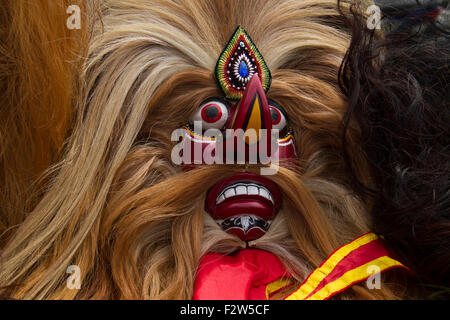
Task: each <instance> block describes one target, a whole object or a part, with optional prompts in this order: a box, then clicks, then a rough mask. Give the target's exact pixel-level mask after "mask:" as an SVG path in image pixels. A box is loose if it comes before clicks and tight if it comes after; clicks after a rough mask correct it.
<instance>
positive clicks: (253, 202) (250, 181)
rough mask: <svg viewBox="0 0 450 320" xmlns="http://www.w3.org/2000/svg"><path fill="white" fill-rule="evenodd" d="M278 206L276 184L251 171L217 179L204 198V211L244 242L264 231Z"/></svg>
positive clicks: (279, 199) (278, 195) (278, 197)
mask: <svg viewBox="0 0 450 320" xmlns="http://www.w3.org/2000/svg"><path fill="white" fill-rule="evenodd" d="M280 207H281V193H280V191H279V189H278V187H277V185H276V184H275V183H274V182H272V181H271V180H269V179H266V178H264V177H262V176H260V175H257V174H254V173H239V174H235V175H233V176H231V177H229V178H226V179H224V180H222V181H219V182H218V183H216V184H215V185H214V186H213V187H212V188H211V189H210V190H209V191H208V194H207V197H206V210H207V212H208V213H209V214H210V215H211V217H212V218H213V219H214V220H215V221H216V222H217V223H218V224H219V226H220V227H221V228H222V230H224V231H225V232H227V233H229V234H233V235H235V236H237V237H238V238H240V239H241V240H242V241H245V242H249V241H252V240H256V239H259V238H261V237H262V236H263V235H264V234H266V232H267V231H268V229H269V227H270V225H271V223H272V220H273V218H274V217H275V216H276V214H277V213H278V211H279V209H280Z"/></svg>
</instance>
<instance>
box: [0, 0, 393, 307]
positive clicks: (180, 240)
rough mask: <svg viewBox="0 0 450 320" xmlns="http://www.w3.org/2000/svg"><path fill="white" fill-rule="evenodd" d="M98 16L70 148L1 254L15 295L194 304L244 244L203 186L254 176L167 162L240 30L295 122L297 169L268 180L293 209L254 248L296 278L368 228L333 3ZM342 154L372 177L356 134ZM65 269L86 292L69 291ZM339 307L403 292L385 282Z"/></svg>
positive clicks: (106, 6) (202, 0)
mask: <svg viewBox="0 0 450 320" xmlns="http://www.w3.org/2000/svg"><path fill="white" fill-rule="evenodd" d="M344 7H345V6H344ZM96 9H97V10H99V12H100V15H101V19H97V20H94V21H93V24H94V34H93V35H92V38H91V40H90V42H89V44H88V54H87V58H86V61H85V63H84V68H83V69H82V71H81V72H80V88H81V90H80V91H81V93H80V96H79V97H77V100H78V103H77V109H76V111H77V115H76V119H75V124H74V128H73V130H72V132H71V135H70V138H69V140H68V142H67V148H66V153H65V155H64V157H63V158H62V160H61V161H60V162H59V164H58V165H57V166H55V168H53V170H52V171H51V172H52V173H51V174H50V177H51V179H50V182H49V186H48V190H47V192H46V193H45V195H44V196H43V197H42V199H41V200H40V202H39V203H38V204H37V205H36V206H35V208H34V209H33V211H32V212H31V213H29V214H28V216H27V218H26V219H24V221H23V223H22V224H21V225H20V227H19V228H18V229H17V230H16V231H15V233H14V234H13V235H12V236H11V238H10V239H9V241H8V242H7V243H6V245H5V246H4V248H3V252H2V265H1V271H0V279H1V280H0V281H1V282H0V286H13V287H12V289H11V291H10V296H11V297H12V298H19V299H22V298H25V299H73V298H79V299H89V298H90V299H107V298H110V299H117V298H121V299H132V298H133V299H137V298H149V299H189V298H191V297H192V293H193V285H194V279H195V273H196V268H197V265H198V262H199V259H200V257H201V255H202V254H204V253H206V252H209V251H219V252H224V253H226V252H231V251H233V250H235V249H236V248H240V247H243V246H245V244H244V243H242V242H240V241H239V240H237V239H236V238H233V237H231V236H230V235H228V234H226V233H224V232H223V231H222V230H220V228H219V227H218V226H217V225H216V224H215V223H214V222H213V221H212V220H211V218H209V216H208V215H207V214H206V213H205V211H204V200H205V194H206V191H207V190H208V188H209V187H211V186H212V185H213V184H214V183H215V182H217V181H218V180H219V179H221V178H223V177H225V176H228V175H230V174H232V173H233V172H240V171H243V170H244V168H242V167H239V166H207V167H202V168H198V169H195V170H193V171H190V172H182V171H181V170H180V168H178V167H177V166H174V165H173V164H172V163H171V160H170V150H171V149H172V147H173V145H174V142H173V141H171V140H170V134H171V132H172V131H173V130H175V129H176V128H178V127H179V126H180V125H182V124H183V123H184V122H186V120H187V119H189V118H190V116H191V115H192V114H193V112H195V110H196V108H198V106H199V104H200V103H201V101H203V100H204V99H205V98H208V97H211V96H218V95H220V93H219V92H218V88H217V86H216V84H215V81H214V77H213V70H214V67H215V63H216V60H217V58H218V56H219V54H220V52H221V50H222V48H223V47H224V45H225V44H226V41H227V40H228V38H229V36H230V35H231V34H232V32H233V30H234V29H235V28H236V26H237V25H242V26H243V27H244V28H245V29H246V30H247V32H248V33H249V34H250V35H251V37H252V39H253V41H254V42H255V43H256V44H257V46H258V48H259V50H260V51H261V53H262V55H263V56H264V58H265V60H266V62H267V64H268V66H269V68H270V69H271V71H272V75H273V83H272V87H271V89H270V91H269V93H268V96H269V98H272V99H274V100H276V101H277V102H278V103H280V104H281V105H282V106H283V107H284V109H285V110H286V111H287V113H288V115H289V119H290V121H291V124H292V126H293V127H294V135H295V139H296V147H297V151H298V154H299V162H300V165H299V167H298V168H283V167H281V168H280V170H279V172H278V174H277V175H276V176H273V177H272V179H273V180H274V181H275V182H276V183H277V184H278V185H279V186H280V188H281V190H282V192H283V197H284V205H283V208H282V210H281V213H280V215H279V217H278V218H277V219H276V220H275V221H274V223H273V226H272V227H271V229H270V231H269V232H268V233H267V234H266V235H265V236H264V237H262V238H261V239H258V240H256V241H254V242H252V243H250V246H252V247H255V248H260V249H264V250H268V251H271V252H273V253H275V254H277V255H278V256H279V257H280V259H281V260H282V261H283V262H284V263H285V265H286V267H287V268H288V269H289V270H290V271H291V272H292V274H293V275H294V276H295V278H296V279H297V281H298V282H300V281H302V279H303V278H304V277H305V276H306V275H307V274H308V273H309V272H311V271H312V270H313V269H314V268H315V267H317V266H318V265H319V264H320V263H321V262H322V261H323V259H325V258H326V257H327V256H328V255H329V254H330V253H331V252H332V251H333V250H335V249H336V248H337V247H338V246H340V245H342V244H344V243H346V242H348V241H351V240H352V239H353V238H355V237H356V236H359V235H361V234H362V233H365V232H367V231H369V230H370V227H371V221H370V218H369V216H368V213H367V210H368V206H369V205H368V204H367V203H364V202H363V201H362V200H361V199H358V197H356V196H355V194H354V192H352V190H351V189H350V188H349V187H348V179H349V176H348V172H346V169H345V167H344V165H343V164H342V163H343V161H342V155H341V145H340V142H339V141H340V140H339V139H340V137H341V130H342V128H341V120H342V116H343V114H344V112H345V109H346V103H345V99H344V98H343V96H342V95H341V93H340V92H339V90H338V86H337V74H338V69H339V66H340V63H341V61H342V58H343V56H344V54H345V52H346V50H347V48H348V44H349V38H350V35H349V34H348V32H346V31H345V26H344V23H343V19H342V17H341V16H340V14H339V12H338V11H337V8H336V2H335V1H334V0H310V1H298V0H283V1H280V0H273V1H272V0H269V1H267V0H246V1H239V0H221V1H210V0H197V1H170V0H153V1H148V0H145V1H144V0H103V1H102V2H101V5H100V7H99V8H96ZM87 16H93V17H96V16H95V15H94V14H88V15H87ZM348 143H349V144H351V146H353V148H350V149H351V150H353V153H352V154H351V157H352V161H353V163H354V167H355V168H356V171H357V172H356V173H357V175H358V176H359V177H360V178H361V179H365V181H369V178H368V177H369V172H368V169H367V164H366V162H365V159H364V155H363V154H362V153H361V152H360V151H359V148H358V147H357V146H358V128H357V126H356V124H354V123H352V125H351V126H350V128H349V130H348ZM250 169H251V170H256V168H250ZM70 265H77V266H79V268H80V270H81V283H82V286H81V289H80V290H71V289H69V288H68V287H67V286H66V279H67V277H68V274H67V273H66V270H67V268H68V267H69V266H70ZM341 297H342V298H394V297H396V296H395V295H394V294H393V293H392V291H391V289H390V288H389V286H388V285H384V286H383V287H382V289H380V290H372V291H369V290H368V289H366V288H364V287H363V286H355V287H353V288H352V289H351V290H349V291H348V292H346V293H344V294H342V295H341Z"/></svg>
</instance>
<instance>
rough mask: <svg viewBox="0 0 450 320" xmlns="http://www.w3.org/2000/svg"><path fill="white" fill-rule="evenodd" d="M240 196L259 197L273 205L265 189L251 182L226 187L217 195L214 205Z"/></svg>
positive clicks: (270, 195)
mask: <svg viewBox="0 0 450 320" xmlns="http://www.w3.org/2000/svg"><path fill="white" fill-rule="evenodd" d="M240 195H260V196H261V197H264V198H266V199H268V200H270V201H271V202H272V203H274V200H273V197H272V194H271V193H270V191H269V190H267V188H266V187H263V186H261V185H258V184H255V183H251V182H237V183H235V184H233V185H230V186H228V187H226V188H225V189H224V190H223V191H222V192H221V193H220V194H219V196H218V197H217V199H216V204H219V203H222V202H223V201H225V199H227V198H231V197H234V196H240Z"/></svg>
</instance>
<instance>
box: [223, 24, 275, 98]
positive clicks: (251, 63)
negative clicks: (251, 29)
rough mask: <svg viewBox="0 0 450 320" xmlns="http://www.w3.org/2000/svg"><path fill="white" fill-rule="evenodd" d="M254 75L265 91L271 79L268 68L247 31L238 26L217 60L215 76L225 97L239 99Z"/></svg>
mask: <svg viewBox="0 0 450 320" xmlns="http://www.w3.org/2000/svg"><path fill="white" fill-rule="evenodd" d="M254 75H258V76H259V78H260V79H261V84H262V86H263V89H264V91H266V92H267V90H269V87H270V83H271V80H272V79H271V75H270V70H269V68H268V67H267V65H266V63H265V61H264V59H263V57H262V55H261V54H260V53H259V51H258V49H257V48H256V46H255V44H254V43H253V41H252V40H251V38H250V37H249V36H248V34H247V32H245V30H244V29H243V28H242V27H241V26H239V27H237V29H236V31H235V32H234V34H233V36H232V37H231V39H230V40H229V41H228V44H227V45H226V47H225V49H224V50H223V52H222V54H221V55H220V57H219V60H218V61H217V65H216V78H217V81H218V82H219V86H220V88H221V89H222V91H223V93H224V95H225V96H226V97H227V98H229V99H232V100H239V99H241V98H242V95H243V93H244V91H245V88H246V86H247V83H248V82H249V81H250V79H251V78H252V77H253V76H254Z"/></svg>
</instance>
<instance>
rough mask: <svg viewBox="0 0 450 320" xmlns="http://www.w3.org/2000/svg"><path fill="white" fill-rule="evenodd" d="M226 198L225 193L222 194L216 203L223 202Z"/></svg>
mask: <svg viewBox="0 0 450 320" xmlns="http://www.w3.org/2000/svg"><path fill="white" fill-rule="evenodd" d="M224 200H225V196H224V195H221V196H220V197H219V198H218V199H217V201H216V203H217V204H219V203H221V202H222V201H224Z"/></svg>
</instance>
